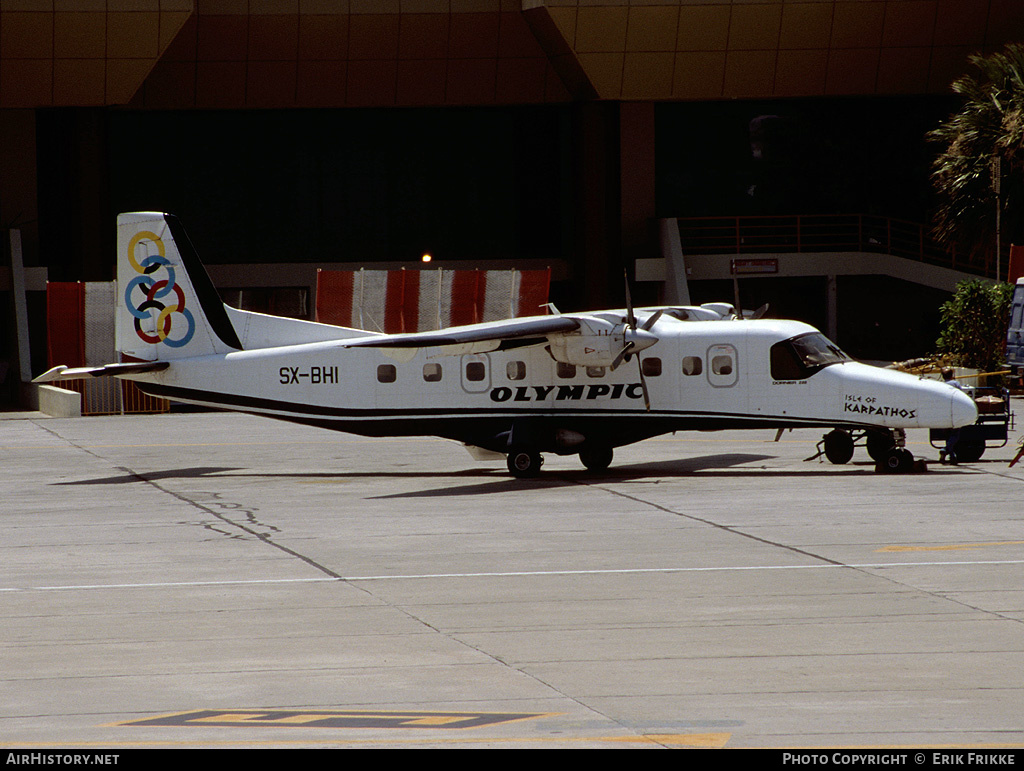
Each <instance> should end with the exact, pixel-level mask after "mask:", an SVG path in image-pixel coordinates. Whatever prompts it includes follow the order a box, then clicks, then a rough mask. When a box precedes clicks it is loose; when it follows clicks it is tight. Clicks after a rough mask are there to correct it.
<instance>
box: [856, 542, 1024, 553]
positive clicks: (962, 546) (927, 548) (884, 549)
mask: <svg viewBox="0 0 1024 771" xmlns="http://www.w3.org/2000/svg"><path fill="white" fill-rule="evenodd" d="M1020 544H1024V541H988V542H985V543H954V544H947V545H946V546H883V547H882V548H881V549H875V552H903V551H963V550H965V549H980V548H982V547H984V546H1019V545H1020Z"/></svg>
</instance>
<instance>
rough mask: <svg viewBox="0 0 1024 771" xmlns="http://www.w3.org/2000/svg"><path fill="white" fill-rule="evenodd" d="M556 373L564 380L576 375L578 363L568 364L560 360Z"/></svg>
mask: <svg viewBox="0 0 1024 771" xmlns="http://www.w3.org/2000/svg"><path fill="white" fill-rule="evenodd" d="M555 374H557V375H558V376H559V377H560V378H562V379H563V380H568V379H569V378H573V377H576V365H575V364H566V363H565V362H562V361H560V362H558V366H556V367H555Z"/></svg>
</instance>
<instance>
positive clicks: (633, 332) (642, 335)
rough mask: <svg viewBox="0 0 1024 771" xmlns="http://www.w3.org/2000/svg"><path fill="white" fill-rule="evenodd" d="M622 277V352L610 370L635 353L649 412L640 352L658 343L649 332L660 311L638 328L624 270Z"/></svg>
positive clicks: (655, 322) (648, 398) (648, 397)
mask: <svg viewBox="0 0 1024 771" xmlns="http://www.w3.org/2000/svg"><path fill="white" fill-rule="evenodd" d="M622 276H623V278H624V279H625V282H626V328H625V329H623V331H622V337H623V344H622V350H620V351H619V352H618V353H617V354H616V355H615V358H614V359H613V360H612V364H611V368H610V369H611V370H612V371H613V372H614V371H615V370H616V369H617V368H618V366H619V365H620V364H622V362H623V360H624V359H626V358H628V357H629V356H631V355H632V354H633V353H636V364H637V369H638V371H639V373H640V389H641V390H642V391H643V392H644V406H645V407H646V408H647V409H648V411H649V410H650V409H651V396H650V392H648V390H647V380H646V379H645V378H644V366H643V362H642V361H641V360H640V351H642V350H643V349H644V348H650V347H651V346H652V345H654V344H655V343H656V342H658V338H657V336H655V335H654V334H653V333H652V332H651V331H650V330H651V328H652V327H654V325H655V324H657V323H658V319H659V318H660V317H661V314H662V311H660V310H659V311H655V312H654V313H653V314H651V315H650V316H649V317H648V318H647V320H646V321H645V322H644V323H643V325H642V326H638V325H637V322H636V314H635V313H634V312H633V298H632V296H631V295H630V293H629V276H627V275H626V271H625V270H623V271H622Z"/></svg>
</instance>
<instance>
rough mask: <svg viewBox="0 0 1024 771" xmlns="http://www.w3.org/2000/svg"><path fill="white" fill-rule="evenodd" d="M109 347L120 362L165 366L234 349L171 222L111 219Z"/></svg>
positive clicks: (166, 217)
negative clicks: (113, 259)
mask: <svg viewBox="0 0 1024 771" xmlns="http://www.w3.org/2000/svg"><path fill="white" fill-rule="evenodd" d="M117 254H118V258H117V285H118V294H119V298H118V300H117V325H116V342H117V350H118V352H119V353H120V354H121V355H122V358H124V357H128V358H131V359H135V360H139V361H170V360H173V359H183V358H189V357H192V356H205V355H209V354H215V353H229V352H231V351H233V350H239V349H241V347H242V344H241V342H239V339H238V333H237V332H236V331H235V328H234V326H233V325H232V324H231V320H230V318H229V317H228V314H227V311H226V310H225V308H224V303H223V302H222V301H221V299H220V296H219V295H218V294H217V290H216V289H215V288H214V286H213V282H212V281H211V280H210V277H209V275H208V274H207V273H206V269H205V268H204V267H203V265H202V263H201V262H200V261H199V256H198V255H197V254H196V251H195V248H194V247H193V246H192V242H191V241H189V238H188V236H187V235H186V234H185V230H184V228H182V226H181V223H180V222H179V221H178V219H177V217H174V216H172V215H170V214H161V213H156V212H132V213H129V214H119V215H118V217H117Z"/></svg>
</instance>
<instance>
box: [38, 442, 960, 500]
mask: <svg viewBox="0 0 1024 771" xmlns="http://www.w3.org/2000/svg"><path fill="white" fill-rule="evenodd" d="M774 459H775V456H773V455H754V454H748V453H723V454H718V455H701V456H696V457H691V458H679V459H673V460H664V461H654V462H643V463H633V464H620V465H616V466H612V467H611V468H609V469H606V470H605V471H601V472H593V471H587V470H586V469H583V468H580V469H551V470H548V471H543V472H541V474H540V475H539V476H537V477H536V478H533V479H513V478H511V477H509V476H508V473H507V472H506V470H505V468H504V467H503V466H502V467H497V466H494V467H483V466H482V467H479V468H471V469H461V470H458V471H450V472H445V471H443V470H439V469H437V468H427V467H421V468H419V469H416V470H412V469H410V470H403V471H372V472H368V471H344V470H338V471H319V472H295V473H274V472H266V473H262V472H258V471H254V470H252V469H245V468H241V467H237V466H196V467H192V468H181V469H167V470H163V471H142V472H132V471H127V470H126V473H124V474H120V475H117V476H110V477H101V478H99V479H82V480H77V481H69V482H53V483H51V484H53V485H55V486H75V485H118V484H131V483H137V482H158V481H160V480H165V479H204V478H216V477H221V478H224V479H238V478H242V477H248V478H253V479H295V480H301V481H316V480H323V481H324V482H330V481H337V480H343V479H362V478H367V477H373V478H379V479H413V478H417V477H422V478H425V479H439V478H440V479H445V480H452V479H474V478H476V479H480V480H481V482H480V483H479V484H476V485H463V486H459V487H451V486H447V485H446V486H444V487H441V488H437V489H429V490H417V491H412V492H405V493H395V494H391V495H380V496H372V499H387V498H407V497H429V496H439V497H444V496H451V495H477V494H482V493H499V492H506V491H514V490H523V489H527V490H536V489H544V488H547V487H560V486H565V485H567V484H587V483H596V482H601V481H604V480H607V481H609V482H611V481H631V480H643V479H648V478H655V477H662V478H664V477H687V476H703V475H705V474H713V475H714V476H716V477H720V476H729V477H742V476H750V475H753V474H756V473H758V472H760V471H762V470H763V467H761V468H751V467H749V465H746V464H753V463H759V462H763V461H770V460H774ZM956 468H957V469H958V470H959V469H960V468H964V469H965V470H966V467H956ZM840 469H842V470H840ZM948 470H952V469H948ZM768 473H770V474H771V475H772V476H773V477H809V476H832V475H835V474H837V473H843V474H874V473H875V466H874V463H872V462H864V463H857V462H854V463H850V464H847V465H846V466H845V467H837V466H832V465H829V464H825V463H815V464H813V465H811V464H808V465H806V466H803V467H800V468H776V469H770V470H768Z"/></svg>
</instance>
